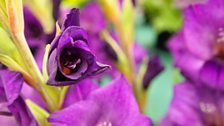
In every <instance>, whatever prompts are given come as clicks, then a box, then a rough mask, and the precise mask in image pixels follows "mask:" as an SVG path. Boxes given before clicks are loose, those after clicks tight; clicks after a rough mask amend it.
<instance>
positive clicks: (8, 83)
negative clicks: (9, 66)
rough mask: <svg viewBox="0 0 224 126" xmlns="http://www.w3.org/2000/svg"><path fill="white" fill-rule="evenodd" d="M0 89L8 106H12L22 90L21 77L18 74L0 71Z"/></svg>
mask: <svg viewBox="0 0 224 126" xmlns="http://www.w3.org/2000/svg"><path fill="white" fill-rule="evenodd" d="M0 74H1V76H0V88H2V89H3V90H4V94H0V95H5V97H6V99H7V101H5V102H7V103H8V105H10V104H12V103H13V102H14V101H15V100H16V99H17V98H18V97H19V95H20V91H21V89H22V84H23V77H22V75H21V74H20V73H17V72H12V71H8V70H1V71H0Z"/></svg>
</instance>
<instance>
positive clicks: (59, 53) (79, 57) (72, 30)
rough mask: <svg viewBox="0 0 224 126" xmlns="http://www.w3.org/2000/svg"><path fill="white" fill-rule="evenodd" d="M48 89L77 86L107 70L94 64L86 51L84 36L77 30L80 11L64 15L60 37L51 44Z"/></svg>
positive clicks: (94, 61) (75, 10)
mask: <svg viewBox="0 0 224 126" xmlns="http://www.w3.org/2000/svg"><path fill="white" fill-rule="evenodd" d="M47 67H48V73H49V80H48V84H49V85H55V86H62V85H69V84H74V83H75V82H78V81H79V80H81V79H84V78H86V77H88V76H90V75H96V74H98V73H101V72H103V71H105V70H106V69H108V68H109V66H107V65H103V64H100V63H98V62H97V61H96V58H95V56H94V55H93V53H92V52H91V50H90V49H89V47H88V38H87V33H86V32H85V30H84V29H82V28H81V27H80V26H79V10H78V9H72V10H71V12H70V13H69V14H68V15H67V19H66V20H65V22H64V25H63V28H62V32H61V34H60V35H59V36H58V37H57V38H55V40H54V41H53V43H52V44H51V49H50V52H49V60H48V65H47Z"/></svg>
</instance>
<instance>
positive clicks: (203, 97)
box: [161, 82, 224, 126]
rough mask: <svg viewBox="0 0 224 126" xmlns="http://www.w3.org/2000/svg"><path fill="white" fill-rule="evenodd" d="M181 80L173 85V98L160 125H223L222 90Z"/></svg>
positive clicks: (223, 95)
mask: <svg viewBox="0 0 224 126" xmlns="http://www.w3.org/2000/svg"><path fill="white" fill-rule="evenodd" d="M197 85H199V84H192V83H190V82H183V83H181V84H178V85H176V86H175V89H174V98H173V100H172V103H171V105H170V108H169V111H168V114H167V116H166V117H165V119H164V120H163V121H162V123H161V126H223V125H224V121H223V118H224V109H223V104H224V92H223V91H219V90H216V89H212V88H209V87H207V86H205V85H204V86H197Z"/></svg>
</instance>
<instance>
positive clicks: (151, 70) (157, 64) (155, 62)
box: [143, 56, 164, 89]
mask: <svg viewBox="0 0 224 126" xmlns="http://www.w3.org/2000/svg"><path fill="white" fill-rule="evenodd" d="M163 70H164V66H163V65H162V63H161V61H160V59H159V56H154V57H152V58H151V59H150V61H149V62H148V64H147V68H146V72H145V75H144V78H143V87H144V89H147V88H148V86H149V85H150V82H151V81H152V80H153V79H154V78H155V77H156V76H157V75H158V74H159V73H160V72H162V71H163Z"/></svg>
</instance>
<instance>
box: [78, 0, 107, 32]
mask: <svg viewBox="0 0 224 126" xmlns="http://www.w3.org/2000/svg"><path fill="white" fill-rule="evenodd" d="M90 12H91V13H90ZM80 21H81V26H83V27H84V28H85V29H86V30H87V31H88V33H90V34H91V35H95V34H99V32H100V31H101V30H103V29H104V28H105V27H106V18H105V17H104V14H103V11H102V10H101V8H100V7H99V5H98V4H97V3H94V2H91V3H88V4H87V5H86V6H85V7H84V8H83V9H82V11H81V15H80Z"/></svg>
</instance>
